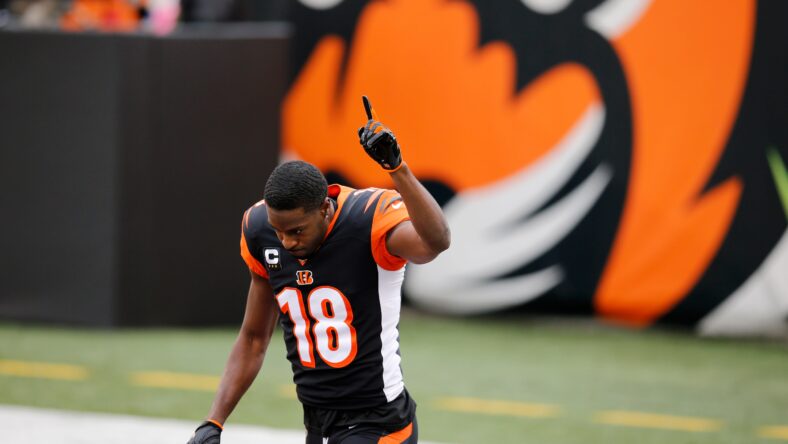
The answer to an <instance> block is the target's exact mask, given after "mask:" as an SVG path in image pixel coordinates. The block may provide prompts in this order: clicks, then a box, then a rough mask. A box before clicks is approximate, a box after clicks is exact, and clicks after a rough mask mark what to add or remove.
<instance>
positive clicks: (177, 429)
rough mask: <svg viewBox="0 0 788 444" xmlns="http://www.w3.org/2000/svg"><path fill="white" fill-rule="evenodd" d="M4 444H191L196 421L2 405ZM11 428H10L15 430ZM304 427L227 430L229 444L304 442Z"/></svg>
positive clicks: (224, 436)
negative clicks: (296, 428)
mask: <svg viewBox="0 0 788 444" xmlns="http://www.w3.org/2000/svg"><path fill="white" fill-rule="evenodd" d="M0 418H2V419H3V427H4V428H5V430H3V434H2V435H3V438H2V441H3V442H9V443H15V444H107V443H112V444H140V443H176V444H180V443H185V442H186V441H188V440H189V438H190V437H191V434H192V432H193V431H194V428H195V427H196V426H197V422H195V421H185V420H179V419H158V418H145V417H140V416H129V415H114V414H108V413H83V412H74V411H67V410H50V409H41V408H35V407H19V406H10V405H0ZM9 427H10V430H9ZM304 436H305V434H304V431H302V430H277V429H271V428H266V427H257V426H250V425H241V424H231V425H229V426H228V427H227V429H226V430H225V431H224V432H223V433H222V443H227V444H261V443H275V444H304Z"/></svg>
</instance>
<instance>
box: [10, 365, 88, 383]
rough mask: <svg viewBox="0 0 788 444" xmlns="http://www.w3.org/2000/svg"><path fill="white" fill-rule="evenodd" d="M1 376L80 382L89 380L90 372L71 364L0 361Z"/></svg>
mask: <svg viewBox="0 0 788 444" xmlns="http://www.w3.org/2000/svg"><path fill="white" fill-rule="evenodd" d="M0 375H7V376H19V377H23V378H42V379H59V380H65V381H80V380H83V379H87V377H88V370H87V369H86V368H85V367H81V366H78V365H71V364H53V363H51V362H30V361H12V360H0Z"/></svg>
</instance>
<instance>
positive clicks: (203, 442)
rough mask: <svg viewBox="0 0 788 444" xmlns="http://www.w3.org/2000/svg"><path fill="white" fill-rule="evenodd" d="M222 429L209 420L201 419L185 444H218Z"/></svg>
mask: <svg viewBox="0 0 788 444" xmlns="http://www.w3.org/2000/svg"><path fill="white" fill-rule="evenodd" d="M221 434H222V429H221V427H219V426H218V425H216V424H214V423H212V422H211V421H203V423H202V424H200V426H199V427H197V430H195V431H194V435H193V436H192V439H190V440H189V442H187V443H186V444H219V436H220V435H221Z"/></svg>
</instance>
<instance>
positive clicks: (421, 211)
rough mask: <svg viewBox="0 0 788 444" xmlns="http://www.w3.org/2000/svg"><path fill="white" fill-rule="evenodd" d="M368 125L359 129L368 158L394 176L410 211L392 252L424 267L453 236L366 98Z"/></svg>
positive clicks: (389, 242)
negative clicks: (408, 218) (408, 219)
mask: <svg viewBox="0 0 788 444" xmlns="http://www.w3.org/2000/svg"><path fill="white" fill-rule="evenodd" d="M363 102H364V109H365V111H366V113H367V118H368V121H367V124H366V125H365V126H364V127H361V128H359V141H360V142H361V146H363V147H364V150H365V151H366V152H367V154H368V155H369V156H370V157H371V158H372V159H373V160H375V161H376V162H378V164H380V166H381V167H383V169H384V170H386V171H387V172H388V173H389V174H390V175H391V179H392V180H393V181H394V186H395V187H396V188H397V191H399V193H400V195H401V196H402V201H403V203H404V204H405V206H406V207H407V209H408V213H409V215H410V219H411V220H410V221H406V222H402V223H400V224H399V225H397V226H396V227H395V228H394V229H392V230H391V231H390V232H389V235H388V238H387V239H386V247H387V248H388V250H389V252H390V253H392V254H394V255H396V256H399V257H401V258H404V259H407V260H408V261H411V262H414V263H417V264H423V263H426V262H429V261H431V260H433V259H435V257H437V256H438V255H439V254H440V253H441V252H442V251H444V250H446V249H447V248H449V244H450V243H451V233H450V231H449V224H448V223H447V222H446V217H445V216H444V215H443V211H441V207H440V205H438V202H436V201H435V199H434V198H433V197H432V195H430V193H429V192H428V191H427V189H426V188H424V186H423V185H422V184H421V183H420V182H419V181H418V179H416V176H414V175H413V173H412V172H411V171H410V168H408V165H407V164H406V163H405V162H403V161H402V154H401V151H400V147H399V143H398V142H397V139H396V137H395V136H394V134H393V133H392V132H391V131H390V130H388V129H387V128H386V127H385V126H383V124H382V123H380V122H379V121H378V120H377V115H376V114H375V111H374V110H373V109H372V105H371V104H370V102H369V99H367V97H366V96H364V97H363Z"/></svg>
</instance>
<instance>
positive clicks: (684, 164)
mask: <svg viewBox="0 0 788 444" xmlns="http://www.w3.org/2000/svg"><path fill="white" fill-rule="evenodd" d="M711 3H714V2H711ZM711 3H710V2H689V3H687V2H684V1H681V0H662V1H657V2H654V3H653V4H652V5H651V7H650V8H648V10H647V11H646V12H645V14H644V15H643V16H642V18H641V20H640V21H639V22H638V24H637V26H635V27H633V28H632V29H631V30H630V31H629V32H628V33H626V34H624V35H623V36H621V37H620V38H619V39H617V40H616V41H614V45H615V46H616V48H617V50H618V53H619V55H620V56H621V59H622V61H623V64H624V67H625V70H626V72H627V79H628V80H629V82H630V91H631V92H632V103H633V110H632V117H633V127H634V135H635V137H634V140H633V158H632V178H631V182H630V186H629V195H628V196H627V204H626V206H625V209H624V214H623V216H622V220H621V229H620V231H619V236H618V237H617V239H616V242H615V244H614V247H613V251H612V254H611V257H610V261H609V263H608V265H607V267H606V270H605V274H604V275H603V277H602V281H601V283H600V286H599V289H598V291H597V296H596V300H595V301H596V306H597V308H598V309H599V311H600V313H601V314H602V315H604V316H610V317H614V318H616V319H621V320H627V321H631V322H635V323H649V322H651V321H653V320H654V319H656V318H657V317H659V316H661V315H662V314H664V313H665V312H666V311H668V310H669V309H670V308H671V307H673V305H674V304H675V303H676V302H677V301H678V300H680V299H681V298H682V297H683V296H684V295H685V294H686V293H687V292H688V291H689V290H690V289H691V288H692V286H693V285H695V283H696V282H697V280H698V279H699V278H700V275H701V274H702V273H703V272H704V270H705V269H706V267H707V266H708V264H709V262H710V261H711V259H712V258H713V256H714V254H715V253H716V252H717V249H718V248H719V246H720V244H721V243H722V241H723V239H724V238H725V235H726V233H727V231H728V227H729V226H730V223H731V220H732V218H733V215H734V211H735V208H736V206H737V204H738V200H739V196H740V193H741V187H742V183H741V181H740V180H739V179H738V178H736V177H732V178H730V179H729V180H728V181H726V182H725V183H723V184H721V185H720V186H719V187H718V188H717V189H715V190H712V191H710V192H708V194H706V195H704V194H703V187H704V185H705V184H706V183H707V181H708V178H709V176H710V175H711V173H712V171H713V170H714V167H715V165H716V164H717V162H718V161H719V158H720V155H721V154H722V152H723V150H724V148H725V142H726V141H727V139H728V137H729V135H730V132H731V129H732V127H733V122H734V120H735V118H736V113H737V111H738V108H739V104H740V101H741V96H742V93H743V89H744V84H745V80H746V76H747V71H748V66H749V60H750V50H751V47H752V40H753V31H754V18H755V17H754V16H755V4H754V2H752V1H750V0H737V1H730V2H726V4H725V8H718V9H717V11H716V13H715V15H714V20H708V19H707V16H708V10H709V7H710V5H711ZM661 30H670V31H669V32H660V31H661ZM689 66H691V67H692V69H688V67H689ZM710 79H714V81H713V82H710ZM677 98H681V100H680V101H679V100H677ZM687 128H692V131H687Z"/></svg>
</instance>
